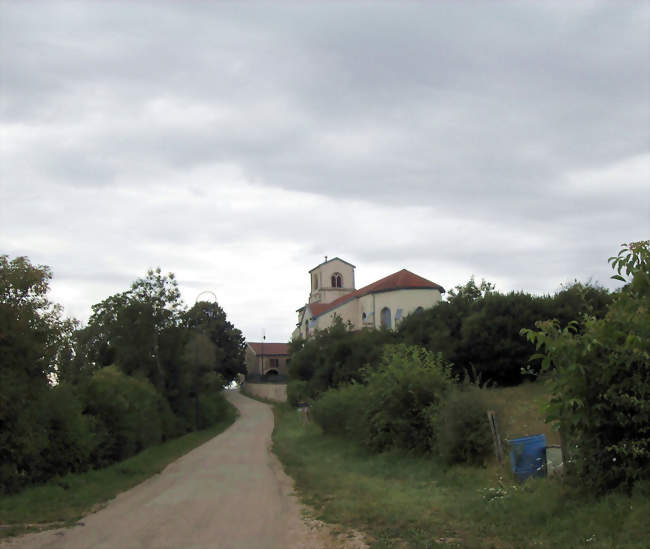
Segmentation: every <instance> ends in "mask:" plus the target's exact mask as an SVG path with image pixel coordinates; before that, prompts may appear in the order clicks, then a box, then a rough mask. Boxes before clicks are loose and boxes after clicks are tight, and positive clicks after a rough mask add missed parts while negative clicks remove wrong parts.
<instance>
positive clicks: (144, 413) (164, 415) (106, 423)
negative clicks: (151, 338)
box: [80, 366, 174, 466]
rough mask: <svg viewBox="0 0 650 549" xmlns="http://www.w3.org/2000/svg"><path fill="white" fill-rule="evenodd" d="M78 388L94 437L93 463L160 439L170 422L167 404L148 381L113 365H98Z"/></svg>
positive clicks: (117, 458) (117, 457) (104, 462)
mask: <svg viewBox="0 0 650 549" xmlns="http://www.w3.org/2000/svg"><path fill="white" fill-rule="evenodd" d="M80 387H81V396H82V400H83V402H84V405H85V413H87V414H88V415H90V416H92V421H93V430H94V432H95V435H96V439H97V445H96V446H95V449H94V452H93V456H92V462H93V464H94V465H96V466H104V465H108V464H110V463H113V462H115V461H120V460H122V459H125V458H127V457H129V456H132V455H133V454H135V453H137V452H139V451H140V450H142V449H144V448H146V447H148V446H151V445H152V444H157V443H159V442H161V441H162V440H164V438H166V436H167V435H168V434H169V433H168V429H170V427H171V426H172V425H173V424H174V419H173V415H172V412H171V410H170V409H169V404H168V403H167V401H166V400H165V399H164V398H163V397H162V396H161V395H160V393H158V392H157V391H156V389H155V388H154V387H153V385H151V383H150V382H149V381H147V380H145V379H139V378H135V377H131V376H128V375H126V374H124V373H122V372H121V371H120V370H119V369H118V368H117V367H115V366H107V367H106V368H102V369H101V370H99V371H98V372H96V373H95V374H94V375H93V376H92V377H91V378H90V379H88V380H87V381H85V382H84V383H83V384H82V385H81V386H80Z"/></svg>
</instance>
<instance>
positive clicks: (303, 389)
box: [287, 379, 312, 407]
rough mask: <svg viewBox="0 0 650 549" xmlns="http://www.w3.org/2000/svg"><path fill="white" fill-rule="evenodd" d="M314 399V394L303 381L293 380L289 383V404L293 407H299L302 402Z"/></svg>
mask: <svg viewBox="0 0 650 549" xmlns="http://www.w3.org/2000/svg"><path fill="white" fill-rule="evenodd" d="M311 399H312V393H311V391H310V390H309V385H308V383H307V382H306V381H304V380H302V379H292V380H291V381H289V383H287V402H289V404H291V406H294V407H296V406H298V405H299V404H300V403H301V402H309V401H310V400H311Z"/></svg>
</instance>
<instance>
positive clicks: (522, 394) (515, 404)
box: [486, 380, 560, 444]
mask: <svg viewBox="0 0 650 549" xmlns="http://www.w3.org/2000/svg"><path fill="white" fill-rule="evenodd" d="M486 394H487V396H488V401H489V402H490V403H492V405H493V407H494V408H495V409H496V410H497V414H498V415H497V418H498V421H499V424H500V425H499V428H500V431H501V433H502V435H503V438H504V439H511V438H518V437H524V436H528V435H537V434H544V435H546V441H547V443H548V444H560V435H559V433H558V432H557V431H554V430H553V429H552V426H551V425H550V424H549V423H545V422H544V419H543V418H544V415H545V413H544V411H543V408H544V405H545V404H546V403H547V401H548V398H549V395H548V386H547V384H546V383H545V382H544V381H543V380H540V381H537V382H535V383H528V382H527V383H523V384H521V385H518V386H517V387H499V388H496V389H487V390H486Z"/></svg>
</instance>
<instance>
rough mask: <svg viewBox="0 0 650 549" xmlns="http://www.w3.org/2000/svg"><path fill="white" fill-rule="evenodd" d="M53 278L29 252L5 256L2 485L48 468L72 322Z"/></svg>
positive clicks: (0, 330) (0, 341)
mask: <svg viewBox="0 0 650 549" xmlns="http://www.w3.org/2000/svg"><path fill="white" fill-rule="evenodd" d="M51 278H52V273H51V271H50V269H49V268H48V267H46V266H44V265H32V264H31V262H30V261H29V259H27V258H26V257H17V258H15V259H12V260H9V257H8V256H7V255H2V256H0V490H5V491H11V490H15V489H17V488H19V487H20V486H22V485H23V484H25V483H26V482H28V481H29V480H30V479H32V478H36V477H39V476H41V475H42V471H43V459H42V455H41V454H42V452H44V451H45V450H46V449H47V447H48V423H47V411H48V397H49V391H50V389H51V387H50V381H51V379H52V378H53V377H54V374H55V372H56V371H57V367H58V364H59V363H60V362H61V361H63V360H65V359H66V356H68V348H67V347H66V346H67V342H68V338H69V335H70V333H71V327H72V322H71V321H68V320H64V319H63V318H62V311H61V307H60V306H59V305H56V304H54V303H52V302H51V301H49V299H48V297H47V293H48V290H49V281H50V279H51Z"/></svg>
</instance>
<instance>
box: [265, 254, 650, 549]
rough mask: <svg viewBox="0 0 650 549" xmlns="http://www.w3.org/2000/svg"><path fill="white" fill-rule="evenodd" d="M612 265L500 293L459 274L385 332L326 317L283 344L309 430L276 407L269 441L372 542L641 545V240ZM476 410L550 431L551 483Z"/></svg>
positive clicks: (649, 394)
mask: <svg viewBox="0 0 650 549" xmlns="http://www.w3.org/2000/svg"><path fill="white" fill-rule="evenodd" d="M610 263H611V264H612V266H613V268H614V269H615V271H616V274H615V275H614V277H613V278H616V279H618V280H620V281H622V282H623V283H624V286H623V287H622V288H621V289H620V290H619V291H617V292H614V293H613V294H610V293H609V292H607V291H606V290H604V289H602V288H598V287H595V286H592V285H583V284H580V283H575V284H573V285H572V286H570V287H567V288H564V289H563V290H561V291H560V292H558V293H557V294H556V295H555V296H552V297H550V296H544V297H533V296H530V295H528V294H521V293H519V294H516V293H511V294H507V295H503V294H499V293H498V292H496V291H495V290H494V288H493V286H492V285H491V284H489V283H486V282H482V283H481V284H480V286H477V285H476V284H475V283H474V280H473V279H472V280H470V282H469V283H468V284H466V285H465V286H458V287H457V288H456V290H455V291H452V292H450V293H451V297H450V299H449V300H448V301H447V302H446V303H443V304H441V305H440V306H437V307H435V308H433V309H431V310H430V311H425V312H424V313H419V314H416V315H412V316H410V317H408V318H407V319H406V320H405V321H404V322H403V323H402V324H401V325H400V328H399V330H398V331H397V333H389V332H383V331H379V332H363V331H362V332H361V333H360V334H359V333H352V332H350V330H349V329H348V327H346V326H344V325H343V324H342V323H341V322H338V323H335V324H334V325H333V326H332V327H331V328H330V329H328V330H325V331H322V332H318V333H317V334H316V335H315V336H314V337H313V338H310V339H309V340H307V341H303V340H298V341H295V342H294V343H293V345H292V356H291V367H290V375H291V377H292V380H291V381H290V383H289V386H288V397H289V404H290V405H295V404H296V403H297V402H301V401H305V400H307V401H310V402H311V403H312V406H311V409H312V416H313V418H314V421H315V423H316V424H317V425H318V427H316V426H310V427H308V428H305V429H301V428H300V427H299V426H298V425H297V424H296V422H295V418H293V419H292V417H293V416H292V415H291V414H289V413H288V412H287V411H286V410H285V411H279V412H278V422H279V426H278V428H277V431H276V434H275V444H276V446H275V447H276V451H277V452H278V455H279V456H280V457H281V458H282V459H283V461H284V463H285V465H286V466H287V468H288V470H289V472H290V473H291V474H293V475H294V476H295V477H296V479H297V481H298V487H299V489H301V490H302V491H303V492H304V494H305V497H306V498H307V501H308V502H310V503H312V504H313V505H315V507H316V509H317V510H318V513H319V515H320V516H321V518H324V519H325V520H332V521H334V522H341V523H344V524H346V525H347V526H353V527H357V528H360V529H362V530H363V529H365V530H366V531H368V532H371V533H372V535H373V536H374V537H375V538H376V540H377V547H384V546H386V547H391V546H399V547H401V545H399V543H401V542H400V541H399V540H404V541H406V542H407V544H410V546H412V547H426V546H432V545H433V544H435V543H437V541H436V540H438V541H439V538H444V539H445V540H446V541H445V542H449V543H456V544H458V545H460V546H463V547H474V546H476V547H489V546H490V545H493V546H495V547H502V546H505V547H511V546H512V547H528V546H537V545H545V546H548V547H560V546H561V547H575V546H581V545H584V544H589V546H592V547H637V546H638V547H645V546H646V545H647V540H648V539H650V530H649V529H648V526H646V522H647V521H646V520H645V518H642V517H647V516H648V514H649V513H648V511H650V504H649V503H648V496H649V495H650V315H649V311H650V241H644V242H637V243H632V244H630V245H625V246H624V247H623V249H622V250H621V252H620V253H619V254H618V255H617V256H615V257H612V258H610ZM355 342H359V346H358V347H356V346H355ZM366 348H367V349H368V350H369V353H368V354H367V355H366V358H365V359H364V353H363V350H364V349H366ZM540 376H542V377H543V378H544V381H543V382H542V381H541V380H539V379H538V378H539V377H540ZM522 382H528V383H524V384H522ZM543 383H545V384H543ZM498 386H500V388H497V387H498ZM533 387H534V388H533ZM525 399H529V402H525ZM531 405H534V406H535V407H538V408H537V412H535V411H533V410H532V409H531ZM488 410H495V411H496V412H497V417H498V420H499V421H498V423H499V426H500V431H501V433H500V434H501V438H502V439H503V440H507V439H510V438H513V437H520V436H526V435H531V434H538V433H544V434H545V435H547V437H548V438H547V443H548V444H554V443H555V444H557V443H560V444H561V445H562V448H563V454H564V468H563V476H562V479H561V480H560V479H548V480H546V479H545V480H535V481H530V480H529V481H526V482H525V483H524V484H523V485H519V484H517V483H515V481H514V477H513V476H512V475H511V473H510V472H509V469H508V466H507V465H506V464H504V465H497V464H496V461H495V459H494V457H493V440H492V434H491V431H490V427H489V424H488V421H487V411H488ZM541 420H545V421H546V422H547V425H545V426H544V427H543V428H542V425H541V424H540V423H541ZM558 428H559V432H558ZM328 471H329V473H328ZM640 511H641V514H639V512H640ZM382 528H384V529H385V531H384V530H382ZM620 529H623V530H624V531H623V532H621V531H620ZM440 532H443V533H442V534H440Z"/></svg>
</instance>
